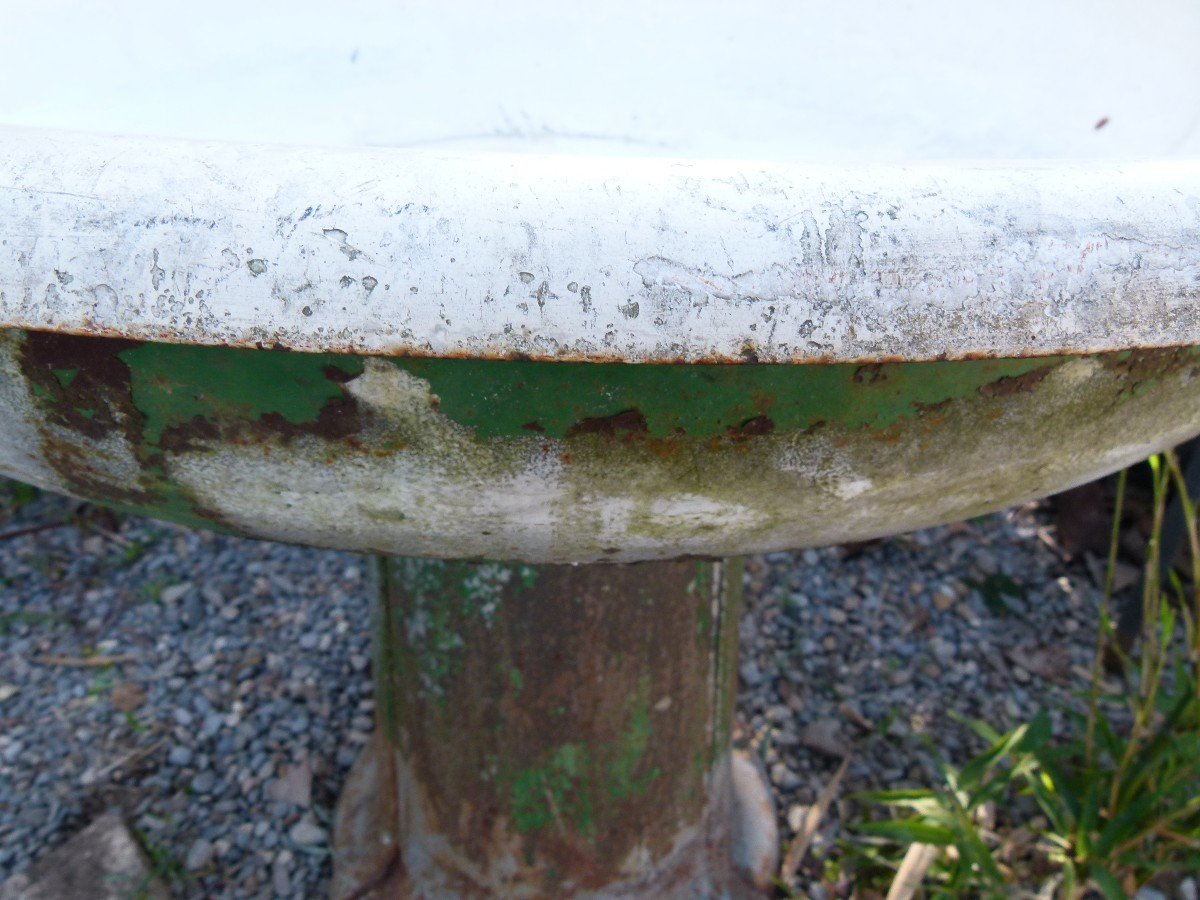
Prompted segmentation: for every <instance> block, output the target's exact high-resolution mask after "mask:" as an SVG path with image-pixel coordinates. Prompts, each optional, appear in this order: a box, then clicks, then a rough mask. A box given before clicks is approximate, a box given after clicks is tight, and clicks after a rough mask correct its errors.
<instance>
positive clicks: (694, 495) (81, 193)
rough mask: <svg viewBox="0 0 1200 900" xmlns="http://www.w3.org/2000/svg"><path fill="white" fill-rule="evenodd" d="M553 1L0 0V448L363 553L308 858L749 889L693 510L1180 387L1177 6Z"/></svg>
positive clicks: (841, 510) (776, 507)
mask: <svg viewBox="0 0 1200 900" xmlns="http://www.w3.org/2000/svg"><path fill="white" fill-rule="evenodd" d="M572 7H573V5H572V4H566V5H564V4H562V3H549V2H515V3H508V4H495V5H493V4H483V3H473V4H445V3H434V2H428V3H418V2H411V3H394V4H382V3H378V4H376V3H351V4H349V5H348V6H347V7H346V8H341V7H339V8H337V9H334V8H333V7H332V6H331V5H330V4H316V3H288V4H284V3H258V4H245V3H233V2H227V0H217V2H212V3H203V4H176V3H173V2H167V3H165V4H164V3H161V2H158V3H153V4H152V3H149V2H144V0H125V2H115V3H109V4H104V5H102V6H96V7H90V6H86V7H76V5H75V4H72V3H39V4H37V5H36V7H34V6H28V5H18V4H15V3H11V2H4V3H3V4H0V19H2V22H0V85H3V86H4V87H5V90H3V91H0V472H2V473H3V474H5V475H7V476H10V477H14V478H18V479H21V480H23V481H26V482H29V483H32V484H36V485H39V486H41V487H44V488H49V489H51V490H55V491H61V492H63V493H68V494H72V495H75V496H79V497H83V498H87V499H90V500H95V501H99V502H101V503H106V504H110V505H112V506H114V507H116V508H118V509H122V510H127V511H131V512H136V513H139V514H146V515H151V516H157V517H161V518H164V519H169V520H172V521H176V522H182V523H187V524H191V525H197V526H202V527H211V528H218V529H222V530H225V531H229V532H233V533H239V534H244V535H250V536H254V537H261V538H269V539H275V540H284V541H292V542H297V543H303V544H310V545H313V546H320V547H337V548H343V549H349V550H355V551H361V552H366V553H372V554H378V555H380V556H382V557H386V561H384V562H383V563H382V564H381V571H382V573H383V575H382V580H381V587H380V593H381V598H382V602H381V609H382V610H383V611H384V614H383V615H381V617H380V622H379V623H377V624H376V626H375V627H376V629H377V633H378V644H379V648H380V649H379V655H378V657H377V659H376V665H375V676H376V680H377V690H378V691H379V696H380V710H381V712H380V717H381V718H380V723H379V728H378V732H377V738H378V739H377V740H376V742H375V744H373V745H372V749H371V750H369V751H368V753H367V754H366V755H365V756H364V761H363V763H361V764H360V766H359V767H358V768H357V769H356V770H355V774H354V776H353V777H352V779H351V784H350V785H349V786H348V787H347V790H346V794H345V795H344V796H343V802H342V805H341V807H340V808H339V817H338V837H337V839H336V841H335V848H334V849H335V867H336V875H335V885H334V890H335V893H338V894H339V895H341V896H365V895H367V894H371V893H374V894H377V895H379V896H429V897H435V896H437V897H441V896H454V895H459V896H568V895H579V896H584V895H595V896H668V895H679V896H702V895H705V894H708V895H714V896H716V895H729V894H738V893H739V892H742V893H744V892H746V891H751V890H753V888H752V887H751V886H750V885H749V882H753V881H754V880H755V877H756V876H755V875H754V873H753V865H752V864H751V862H748V861H747V860H748V858H749V856H752V855H753V853H754V852H757V851H755V850H754V848H755V847H758V846H759V845H760V844H761V843H762V842H763V841H764V840H765V841H766V843H767V844H769V843H770V841H769V839H765V838H763V835H765V834H768V831H766V830H764V829H767V828H768V825H767V824H765V823H764V822H763V821H761V817H760V820H758V821H757V824H754V823H753V822H752V821H751V820H753V816H749V817H747V816H745V815H741V814H740V813H738V812H737V811H736V810H737V809H739V808H742V809H743V810H744V808H745V806H746V803H747V802H748V801H747V799H746V797H747V796H748V795H747V794H746V791H747V790H750V789H748V788H747V789H739V788H737V787H736V784H737V782H738V778H739V776H738V774H737V767H736V765H733V764H731V762H730V756H729V753H728V726H729V721H728V720H729V708H730V706H729V705H730V702H731V700H730V698H731V696H732V690H733V678H734V676H733V674H732V673H733V672H735V671H736V665H735V664H734V654H735V653H736V649H735V647H736V622H737V614H736V610H737V596H736V595H737V584H736V582H737V581H738V579H737V574H736V572H737V569H736V565H735V564H733V563H721V562H716V561H717V560H723V559H728V558H733V557H736V556H737V555H739V554H744V553H753V552H763V551H769V550H775V549H784V548H794V547H800V546H812V545H819V544H828V543H835V542H841V541H850V540H862V539H866V538H870V537H874V536H878V535H883V534H889V533H894V532H898V531H905V530H909V529H914V528H919V527H923V526H927V525H932V524H936V523H940V522H945V521H949V520H953V519H960V518H964V517H968V516H975V515H979V514H981V513H984V512H987V511H990V510H994V509H997V508H1000V507H1003V506H1005V505H1009V504H1013V503H1016V502H1020V501H1024V500H1027V499H1030V498H1034V497H1038V496H1042V495H1045V494H1048V493H1052V492H1055V491H1058V490H1062V489H1065V488H1067V487H1070V486H1072V485H1074V484H1078V483H1081V482H1083V481H1086V480H1089V479H1092V478H1095V477H1097V476H1099V475H1102V474H1104V473H1107V472H1110V471H1112V470H1115V469H1117V468H1119V467H1122V466H1124V465H1127V464H1129V463H1131V462H1134V461H1136V460H1138V459H1140V458H1143V457H1145V456H1146V455H1147V454H1149V453H1151V452H1154V451H1156V450H1158V449H1160V448H1162V447H1165V446H1168V445H1171V444H1173V443H1177V442H1179V441H1181V440H1183V439H1186V438H1188V437H1190V436H1192V435H1193V434H1195V433H1196V432H1197V431H1200V402H1198V401H1200V377H1198V376H1200V352H1198V350H1197V345H1200V307H1198V304H1197V301H1198V299H1200V163H1197V162H1195V161H1194V158H1195V157H1197V156H1198V155H1200V55H1198V54H1197V53H1196V52H1195V46H1196V39H1197V37H1198V36H1200V7H1197V6H1196V5H1195V4H1193V3H1190V2H1184V0H1152V2H1148V3H1143V4H1140V5H1138V6H1137V7H1136V9H1135V8H1134V6H1132V5H1129V4H1118V3H1102V4H1099V5H1097V4H1096V3H1095V2H1083V0H1061V2H1058V3H1055V4H1044V3H1039V2H1035V0H1017V2H1012V3H1006V4H992V5H990V6H979V5H975V4H961V3H956V2H951V0H920V2H916V3H908V4H901V3H895V2H884V0H871V2H865V3H855V4H842V5H838V4H817V3H812V2H799V3H788V4H784V3H772V2H765V0H748V2H743V3H739V4H727V3H715V2H695V0H693V2H689V3H676V2H664V3H656V4H646V3H634V2H626V0H614V2H610V3H606V4H598V5H582V4H581V5H579V6H578V7H577V8H572ZM51 20H53V21H56V22H58V23H59V24H57V25H56V26H55V27H54V29H53V33H52V35H47V31H46V29H47V26H46V24H45V23H46V22H47V21H51ZM490 560H504V561H506V562H502V563H501V562H489V561H490ZM614 563H619V564H624V565H611V564H614ZM580 564H609V565H580ZM730 623H732V625H731V624H730ZM364 627H365V626H364ZM731 634H732V635H733V638H730V635H731ZM564 659H567V660H569V663H567V664H564V663H563V660H564ZM566 670H569V671H566ZM497 673H499V674H497ZM514 673H515V674H514ZM568 675H569V676H570V678H568ZM571 678H574V679H576V681H571ZM585 682H586V683H585ZM564 697H570V698H571V702H570V703H565V701H564V699H563V698H564ZM564 704H565V705H564ZM561 708H566V709H567V711H566V712H565V713H564V714H561V715H557V717H556V715H555V714H553V711H554V710H558V709H561ZM447 709H453V710H454V716H455V719H456V725H455V729H451V728H450V726H449V725H448V724H447V722H448V721H449V719H448V716H447V713H446V710H447ZM464 734H467V735H474V737H471V738H470V739H466V740H464V739H463V735H464ZM485 738H486V739H485ZM739 791H741V792H740V793H739ZM739 815H741V818H739ZM739 821H742V822H751V824H749V825H746V824H743V825H738V824H737V823H738V822H739ZM756 841H757V842H758V843H756ZM731 847H732V848H733V849H732V850H731V849H730V848H731ZM747 848H750V849H747ZM739 854H740V855H739ZM731 858H735V859H736V860H737V861H738V863H737V865H732V864H731V863H730V862H729V860H730V859H731ZM739 872H740V873H741V874H738V873H739ZM747 872H749V874H748V875H747V874H746V873H747ZM759 881H760V882H761V878H760V879H759Z"/></svg>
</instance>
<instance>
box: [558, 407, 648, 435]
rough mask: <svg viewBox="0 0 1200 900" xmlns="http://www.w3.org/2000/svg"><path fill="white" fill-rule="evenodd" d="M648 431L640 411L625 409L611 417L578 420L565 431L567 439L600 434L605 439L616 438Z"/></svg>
mask: <svg viewBox="0 0 1200 900" xmlns="http://www.w3.org/2000/svg"><path fill="white" fill-rule="evenodd" d="M649 430H650V429H649V426H648V425H647V424H646V417H645V416H644V415H642V413H641V411H640V410H637V409H626V410H623V411H621V412H619V413H614V414H613V415H611V416H601V417H599V418H594V419H580V420H579V421H578V422H576V423H575V424H574V425H572V426H571V427H570V428H568V429H567V437H574V436H575V435H577V434H602V435H605V436H607V437H616V436H617V435H619V434H624V435H633V434H642V433H645V432H647V431H649Z"/></svg>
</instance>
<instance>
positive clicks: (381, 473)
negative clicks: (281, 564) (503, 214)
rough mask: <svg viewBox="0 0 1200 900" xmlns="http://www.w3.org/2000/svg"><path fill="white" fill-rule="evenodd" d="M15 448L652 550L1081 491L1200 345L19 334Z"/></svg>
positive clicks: (317, 532) (892, 520)
mask: <svg viewBox="0 0 1200 900" xmlns="http://www.w3.org/2000/svg"><path fill="white" fill-rule="evenodd" d="M0 335H2V337H0V376H2V377H0V416H3V418H4V420H5V422H6V423H7V425H6V429H5V432H4V436H3V438H0V454H2V455H0V471H3V472H4V473H6V474H10V475H13V476H15V477H19V478H24V479H25V480H28V481H31V482H33V483H35V484H40V485H42V486H45V487H49V488H53V489H57V490H63V491H66V492H68V493H73V494H76V495H78V496H82V497H88V498H92V499H98V500H101V501H103V502H108V503H112V504H114V505H116V506H119V507H121V508H125V509H130V510H135V511H138V512H142V513H147V514H151V515H155V516H161V517H164V518H168V519H174V520H176V521H181V522H188V523H191V524H197V525H204V526H208V527H215V528H221V529H225V530H229V531H233V532H238V533H244V534H250V535H254V536H258V537H266V538H274V539H280V540H288V541H295V542H298V543H305V544H313V545H319V546H333V547H344V548H348V549H354V550H360V551H367V552H378V553H386V554H396V555H403V556H447V555H452V556H456V557H461V558H488V559H512V560H523V561H528V562H589V561H598V560H610V561H619V562H627V561H636V560H641V559H661V558H671V557H676V556H680V555H687V554H696V555H711V556H726V555H734V554H739V553H742V552H757V551H762V550H769V549H775V548H787V547H797V546H806V545H818V544H824V543H833V542H839V541H844V540H856V539H862V538H866V537H870V536H875V535H880V534H887V533H891V532H895V531H902V530H907V529H912V528H917V527H922V526H925V525H929V524H933V523H936V522H940V521H947V520H951V519H956V518H963V517H966V516H973V515H977V514H980V513H983V512H986V511H988V510H992V509H995V508H998V507H1001V506H1004V505H1006V504H1010V503H1014V502H1018V501H1022V500H1025V499H1028V498H1032V497H1036V496H1040V495H1043V494H1046V493H1051V492H1054V491H1057V490H1061V489H1063V488H1065V487H1067V486H1069V485H1071V484H1075V483H1078V482H1081V481H1083V480H1086V479H1089V478H1092V477H1095V476H1097V475H1099V474H1102V473H1104V472H1107V471H1111V470H1113V469H1115V468H1118V467H1120V466H1122V465H1126V464H1128V463H1130V462H1133V461H1135V460H1137V459H1139V458H1142V457H1144V456H1145V455H1146V454H1147V453H1149V452H1151V451H1153V450H1156V449H1158V448H1159V447H1162V446H1164V445H1168V444H1170V443H1173V442H1176V441H1179V440H1182V439H1184V438H1186V437H1188V436H1189V435H1191V434H1193V433H1195V432H1196V431H1200V403H1198V402H1197V400H1198V399H1200V380H1197V373H1198V372H1200V353H1198V352H1197V351H1196V350H1195V349H1159V350H1139V351H1126V352H1118V353H1108V354H1099V355H1088V356H1078V357H1076V356H1059V357H1047V358H1034V359H1007V360H965V361H944V362H928V363H880V364H868V365H855V364H839V365H824V366H821V365H799V366H796V365H791V366H789V365H740V366H729V365H626V364H615V363H614V364H603V363H544V362H510V361H487V360H467V359H459V360H456V359H412V358H381V357H359V356H349V355H342V354H310V353H294V352H287V351H282V350H244V349H236V348H216V347H192V346H182V345H172V344H164V343H148V342H137V341H127V340H115V339H110V338H95V337H91V338H89V337H75V336H70V335H61V334H53V333H48V332H17V331H8V332H0Z"/></svg>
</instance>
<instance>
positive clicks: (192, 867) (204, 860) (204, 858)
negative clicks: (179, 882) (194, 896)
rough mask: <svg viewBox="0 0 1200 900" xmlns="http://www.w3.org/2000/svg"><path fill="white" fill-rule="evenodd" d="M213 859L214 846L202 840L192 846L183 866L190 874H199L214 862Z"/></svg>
mask: <svg viewBox="0 0 1200 900" xmlns="http://www.w3.org/2000/svg"><path fill="white" fill-rule="evenodd" d="M212 857H213V845H212V844H210V843H209V842H208V841H206V840H204V838H201V839H200V840H198V841H196V842H195V843H194V844H192V846H191V849H190V850H188V853H187V858H186V859H185V860H184V863H183V864H184V867H185V868H186V869H187V870H188V871H189V872H198V871H200V870H201V869H203V868H204V867H205V866H207V865H208V864H209V863H210V862H212Z"/></svg>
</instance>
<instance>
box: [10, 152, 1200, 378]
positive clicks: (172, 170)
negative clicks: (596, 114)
mask: <svg viewBox="0 0 1200 900" xmlns="http://www.w3.org/2000/svg"><path fill="white" fill-rule="evenodd" d="M0 171H3V172H4V173H5V174H6V178H5V184H3V186H0V325H5V326H21V327H30V328H50V329H56V330H62V331H76V332H92V333H104V334H119V335H123V336H127V337H131V338H145V339H153V340H169V341H184V342H195V343H204V344H234V345H248V346H253V345H255V344H263V345H267V346H271V345H275V344H280V345H282V346H285V347H290V348H293V349H299V350H334V351H358V352H367V353H419V354H435V355H483V356H504V355H509V354H514V353H520V354H526V355H528V356H531V357H534V358H547V359H555V358H561V359H596V360H602V359H625V360H632V361H655V360H668V361H669V360H677V359H684V360H703V359H732V360H738V359H742V358H744V357H745V356H747V355H749V354H750V353H753V355H754V356H755V357H756V358H758V359H759V360H763V361H795V360H869V359H883V358H904V359H927V358H933V357H938V356H948V357H959V356H969V355H977V354H983V355H1000V356H1005V355H1020V354H1024V353H1053V352H1057V351H1060V350H1070V351H1098V350H1108V349H1119V348H1122V347H1130V346H1161V345H1169V344H1178V343H1195V342H1200V305H1198V304H1197V299H1198V298H1200V265H1198V262H1200V163H1197V162H1190V161H1175V162H1171V161H1158V162H1148V163H1079V164H1066V163H1062V164H1054V165H1047V164H1022V165H1015V164H1007V165H994V164H975V165H949V164H930V165H925V166H909V167H904V166H851V167H832V166H817V165H815V164H782V163H742V162H729V161H725V162H705V161H691V162H685V161H672V160H661V159H634V158H600V157H573V156H556V157H550V156H527V155H525V156H521V155H518V156H512V155H499V154H457V155H447V154H445V153H444V152H440V151H412V150H409V151H398V150H379V149H375V150H371V149H362V150H353V149H313V148H285V147H263V146H255V145H240V144H212V143H209V144H205V143H197V142H191V141H162V140H147V139H134V138H124V137H104V138H100V137H91V136H81V135H78V134H64V133H59V132H47V131H40V130H8V131H0Z"/></svg>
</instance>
